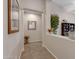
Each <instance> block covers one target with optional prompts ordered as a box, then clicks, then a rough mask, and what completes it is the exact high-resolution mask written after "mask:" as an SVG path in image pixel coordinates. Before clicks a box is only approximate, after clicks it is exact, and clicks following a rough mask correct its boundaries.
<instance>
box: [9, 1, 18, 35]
mask: <svg viewBox="0 0 79 59" xmlns="http://www.w3.org/2000/svg"><path fill="white" fill-rule="evenodd" d="M15 32H19V3H18V1H17V0H8V34H11V33H15Z"/></svg>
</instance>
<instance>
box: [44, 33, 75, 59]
mask: <svg viewBox="0 0 79 59" xmlns="http://www.w3.org/2000/svg"><path fill="white" fill-rule="evenodd" d="M43 46H44V47H46V48H47V49H48V50H49V51H50V52H51V53H52V55H53V54H54V55H55V57H56V58H57V59H75V41H73V40H72V41H71V39H68V38H63V37H59V36H54V35H51V34H49V35H46V40H44V45H43Z"/></svg>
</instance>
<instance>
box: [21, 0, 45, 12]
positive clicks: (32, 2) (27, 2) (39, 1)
mask: <svg viewBox="0 0 79 59" xmlns="http://www.w3.org/2000/svg"><path fill="white" fill-rule="evenodd" d="M21 4H22V8H27V9H32V10H37V11H43V10H44V0H21Z"/></svg>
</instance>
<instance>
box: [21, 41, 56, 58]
mask: <svg viewBox="0 0 79 59" xmlns="http://www.w3.org/2000/svg"><path fill="white" fill-rule="evenodd" d="M24 49H25V50H24V52H23V53H22V56H21V59H55V58H54V57H53V56H52V55H51V54H50V53H49V52H48V51H47V50H46V49H45V48H44V47H42V42H34V43H29V44H26V45H25V46H24Z"/></svg>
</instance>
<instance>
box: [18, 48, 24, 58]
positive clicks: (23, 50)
mask: <svg viewBox="0 0 79 59" xmlns="http://www.w3.org/2000/svg"><path fill="white" fill-rule="evenodd" d="M23 51H24V48H22V49H21V52H20V56H19V59H21V54H22V53H23Z"/></svg>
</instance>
